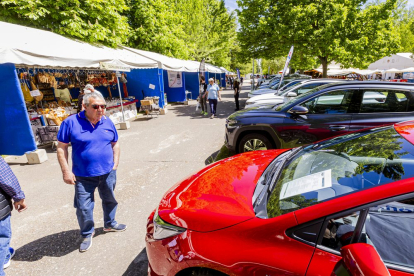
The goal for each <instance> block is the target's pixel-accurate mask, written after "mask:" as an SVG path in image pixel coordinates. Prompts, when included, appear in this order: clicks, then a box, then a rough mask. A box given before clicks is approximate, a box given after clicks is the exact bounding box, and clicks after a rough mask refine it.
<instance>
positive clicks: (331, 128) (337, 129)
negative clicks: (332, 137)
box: [329, 126, 346, 131]
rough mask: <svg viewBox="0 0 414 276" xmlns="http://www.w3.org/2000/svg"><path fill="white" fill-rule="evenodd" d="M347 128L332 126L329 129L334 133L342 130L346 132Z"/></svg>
mask: <svg viewBox="0 0 414 276" xmlns="http://www.w3.org/2000/svg"><path fill="white" fill-rule="evenodd" d="M345 128H346V127H345V126H330V127H329V129H330V130H332V131H340V130H345Z"/></svg>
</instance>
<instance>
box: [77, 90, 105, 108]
mask: <svg viewBox="0 0 414 276" xmlns="http://www.w3.org/2000/svg"><path fill="white" fill-rule="evenodd" d="M91 98H93V99H101V100H102V101H104V102H105V98H104V97H103V95H102V94H101V92H99V91H96V90H95V91H94V92H92V93H88V94H85V96H83V101H82V103H83V104H85V105H89V102H90V99H91Z"/></svg>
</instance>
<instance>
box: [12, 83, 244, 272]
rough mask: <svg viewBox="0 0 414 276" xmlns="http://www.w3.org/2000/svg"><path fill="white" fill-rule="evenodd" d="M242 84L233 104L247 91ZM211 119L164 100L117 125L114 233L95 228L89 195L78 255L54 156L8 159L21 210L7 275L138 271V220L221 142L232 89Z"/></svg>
mask: <svg viewBox="0 0 414 276" xmlns="http://www.w3.org/2000/svg"><path fill="white" fill-rule="evenodd" d="M247 89H248V86H247V84H245V87H244V90H243V91H242V94H241V106H244V100H245V99H246V96H247V92H248V91H247ZM222 98H223V100H222V102H219V104H218V112H217V115H218V116H217V117H216V118H214V119H209V117H208V116H202V115H200V114H199V111H197V112H196V111H195V109H196V101H191V102H190V105H172V106H171V105H169V107H168V113H167V114H166V115H165V116H162V115H160V116H159V117H154V118H151V117H149V118H146V117H143V116H141V117H139V118H138V119H136V120H135V121H132V122H131V128H130V129H129V130H123V131H122V130H120V131H119V136H120V139H119V141H120V145H121V160H120V165H119V168H118V174H117V177H118V180H117V187H116V195H117V200H118V202H119V207H118V212H117V221H118V222H119V223H125V224H127V226H128V229H127V231H125V232H121V233H107V234H105V233H103V230H102V227H103V224H102V221H103V219H102V208H101V205H100V199H99V198H98V195H97V194H96V196H97V200H96V204H95V213H94V214H95V224H96V225H95V226H96V228H97V230H96V235H95V238H94V239H93V246H92V248H91V249H90V250H89V251H88V252H86V253H82V254H81V253H79V252H78V247H79V240H78V239H79V235H78V232H79V230H78V224H77V220H76V215H75V209H74V208H73V195H74V189H73V187H72V186H69V185H66V184H64V182H63V180H62V176H61V171H60V167H59V164H58V162H57V158H56V153H54V152H52V151H51V150H48V158H49V160H48V161H47V162H45V163H43V164H40V165H26V164H25V163H24V162H25V161H24V158H22V157H8V158H7V159H6V160H7V161H8V162H9V163H10V165H11V167H12V170H13V171H14V173H15V174H16V176H17V178H18V179H19V181H20V184H21V186H22V188H23V190H24V192H25V194H26V198H27V204H28V210H27V211H25V212H23V213H21V214H18V213H17V212H14V213H13V215H12V230H13V238H12V243H11V245H12V246H13V247H14V248H15V249H17V251H16V255H15V257H14V259H13V261H12V265H11V266H10V267H9V268H8V269H7V270H6V273H7V275H86V274H90V275H146V271H147V264H146V254H145V241H144V237H145V226H146V219H147V217H148V215H149V214H150V213H151V211H152V210H153V209H154V208H155V207H156V206H157V204H158V203H159V201H160V199H161V197H162V195H163V194H164V193H165V192H166V191H167V190H168V188H169V187H171V186H172V185H174V184H175V183H176V182H178V181H180V180H181V179H183V178H184V177H186V176H188V175H189V174H191V173H193V172H196V171H198V170H200V169H201V168H203V167H204V166H205V165H206V164H207V162H208V160H209V159H211V158H210V156H211V155H214V154H216V153H217V152H218V151H219V150H220V148H221V147H222V145H223V141H224V125H225V120H226V117H227V116H228V115H229V114H231V113H232V112H234V108H235V105H234V98H233V91H232V90H226V91H224V93H223V97H222Z"/></svg>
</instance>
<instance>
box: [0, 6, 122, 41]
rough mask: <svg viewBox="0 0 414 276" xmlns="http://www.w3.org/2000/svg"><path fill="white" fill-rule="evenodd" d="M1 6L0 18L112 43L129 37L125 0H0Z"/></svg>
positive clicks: (80, 37)
mask: <svg viewBox="0 0 414 276" xmlns="http://www.w3.org/2000/svg"><path fill="white" fill-rule="evenodd" d="M0 6H1V7H2V8H1V9H0V20H1V21H6V22H10V23H17V24H21V25H26V26H30V27H35V28H42V29H47V30H51V31H53V32H56V33H59V34H61V35H64V36H67V37H73V38H78V39H80V40H83V41H86V42H90V43H102V44H106V45H109V46H112V47H116V46H117V45H120V44H123V43H126V42H127V41H128V36H129V25H128V23H127V18H126V17H125V16H123V15H122V14H123V13H124V12H125V11H126V10H127V9H128V7H127V6H126V5H125V1H124V0H108V1H105V3H103V2H102V1H101V0H86V1H80V0H58V1H56V0H54V1H52V0H1V2H0ZM39 39H41V38H39Z"/></svg>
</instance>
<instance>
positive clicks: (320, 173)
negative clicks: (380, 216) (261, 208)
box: [267, 126, 414, 218]
mask: <svg viewBox="0 0 414 276" xmlns="http://www.w3.org/2000/svg"><path fill="white" fill-rule="evenodd" d="M413 176H414V146H413V145H412V144H411V143H410V142H408V141H407V140H406V139H404V138H403V137H402V136H401V135H400V134H398V133H397V132H396V131H395V129H394V127H393V126H392V127H384V128H377V129H371V130H367V131H364V132H357V133H351V134H349V135H344V136H340V137H336V138H333V139H329V140H325V141H323V142H321V143H319V144H312V145H310V146H307V147H305V148H304V149H303V150H302V151H300V152H299V153H298V154H297V155H296V156H295V157H294V158H292V159H291V160H290V161H289V162H287V163H285V164H284V166H283V168H282V170H281V172H280V174H279V177H278V178H277V180H276V182H275V183H274V184H275V185H273V187H274V189H273V191H272V194H271V195H270V197H269V199H268V201H267V215H268V217H269V218H273V217H276V216H279V215H283V214H286V213H289V212H292V211H295V210H298V209H302V208H305V207H307V206H310V205H314V204H317V203H319V202H322V201H326V200H330V199H333V198H336V197H339V196H342V195H345V194H349V193H353V192H356V191H360V190H363V189H369V188H372V187H376V186H379V185H384V184H388V183H391V182H393V181H397V180H400V179H404V178H408V177H413Z"/></svg>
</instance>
